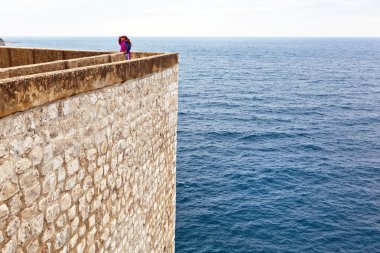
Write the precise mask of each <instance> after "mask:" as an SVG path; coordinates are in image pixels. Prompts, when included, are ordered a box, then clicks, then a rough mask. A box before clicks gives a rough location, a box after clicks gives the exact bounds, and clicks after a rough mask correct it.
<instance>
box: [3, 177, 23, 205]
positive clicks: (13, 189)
mask: <svg viewBox="0 0 380 253" xmlns="http://www.w3.org/2000/svg"><path fill="white" fill-rule="evenodd" d="M19 190H20V188H19V185H18V183H14V182H11V181H9V180H8V181H5V182H3V183H1V184H0V202H1V201H5V200H7V199H9V198H10V197H13V196H14V195H15V194H16V193H17V192H18V191H19Z"/></svg>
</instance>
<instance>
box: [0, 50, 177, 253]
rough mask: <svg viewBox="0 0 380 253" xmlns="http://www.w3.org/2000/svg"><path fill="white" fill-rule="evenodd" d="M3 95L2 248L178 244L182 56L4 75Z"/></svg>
mask: <svg viewBox="0 0 380 253" xmlns="http://www.w3.org/2000/svg"><path fill="white" fill-rule="evenodd" d="M0 100H1V101H5V102H6V103H5V104H6V105H7V106H4V105H3V104H4V103H2V104H1V105H0V106H1V115H0V250H2V252H16V250H24V252H174V231H175V230H174V229H175V175H176V172H175V168H176V127H177V110H178V56H177V55H176V54H167V55H163V56H152V57H148V58H146V59H141V60H134V61H129V62H116V63H109V64H103V65H98V66H90V67H84V68H76V69H70V70H64V71H55V72H50V73H43V74H37V75H33V76H27V77H23V78H20V77H19V78H14V79H5V81H4V80H3V81H1V80H0ZM15 112H17V113H15Z"/></svg>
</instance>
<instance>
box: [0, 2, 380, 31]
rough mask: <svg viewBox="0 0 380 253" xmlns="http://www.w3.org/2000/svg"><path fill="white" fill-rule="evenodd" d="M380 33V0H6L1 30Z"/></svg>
mask: <svg viewBox="0 0 380 253" xmlns="http://www.w3.org/2000/svg"><path fill="white" fill-rule="evenodd" d="M121 33H126V34H128V35H131V36H380V0H191V1H190V0H187V1H185V0H134V1H132V0H0V37H1V36H4V37H6V36H18V35H28V36H34V35H35V36H38V35H47V36H53V35H54V36H57V35H76V36H81V35H83V36H88V35H94V36H96V35H98V36H99V35H100V36H101V35H104V36H110V35H111V36H115V35H118V34H121Z"/></svg>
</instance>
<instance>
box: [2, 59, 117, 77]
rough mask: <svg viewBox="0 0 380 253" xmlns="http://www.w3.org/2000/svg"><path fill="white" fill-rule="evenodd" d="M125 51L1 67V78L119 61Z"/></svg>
mask: <svg viewBox="0 0 380 253" xmlns="http://www.w3.org/2000/svg"><path fill="white" fill-rule="evenodd" d="M124 60H125V56H124V54H123V53H113V54H106V55H99V56H91V57H85V58H77V59H70V60H63V61H53V62H45V63H39V64H32V65H22V66H17V67H11V68H3V69H0V79H5V78H13V77H18V76H27V75H34V74H39V73H45V72H52V71H58V70H65V69H74V68H79V67H86V66H93V65H99V64H105V63H111V62H117V61H124Z"/></svg>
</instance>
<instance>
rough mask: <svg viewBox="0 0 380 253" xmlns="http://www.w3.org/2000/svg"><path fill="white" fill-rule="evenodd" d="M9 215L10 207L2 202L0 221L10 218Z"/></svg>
mask: <svg viewBox="0 0 380 253" xmlns="http://www.w3.org/2000/svg"><path fill="white" fill-rule="evenodd" d="M8 215H9V209H8V207H7V205H5V204H2V205H1V206H0V222H1V221H4V220H6V219H7V218H8Z"/></svg>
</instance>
